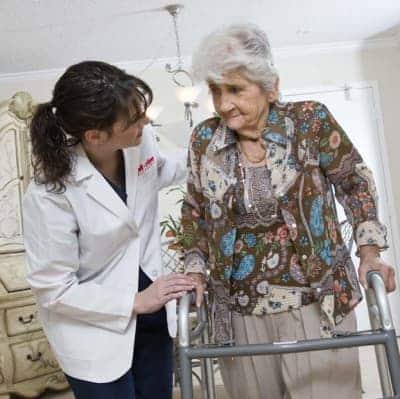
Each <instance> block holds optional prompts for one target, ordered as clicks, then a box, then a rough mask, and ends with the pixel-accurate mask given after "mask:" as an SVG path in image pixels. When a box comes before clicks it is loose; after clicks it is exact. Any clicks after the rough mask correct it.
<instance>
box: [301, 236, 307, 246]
mask: <svg viewBox="0 0 400 399" xmlns="http://www.w3.org/2000/svg"><path fill="white" fill-rule="evenodd" d="M300 245H301V246H302V247H305V246H306V245H308V238H307V237H306V236H301V238H300Z"/></svg>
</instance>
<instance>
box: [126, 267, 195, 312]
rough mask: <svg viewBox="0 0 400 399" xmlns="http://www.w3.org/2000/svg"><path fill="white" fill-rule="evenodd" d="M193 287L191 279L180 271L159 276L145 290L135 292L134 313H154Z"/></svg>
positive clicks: (193, 283)
mask: <svg viewBox="0 0 400 399" xmlns="http://www.w3.org/2000/svg"><path fill="white" fill-rule="evenodd" d="M193 288H195V282H194V281H193V279H192V278H190V277H189V276H186V275H184V274H182V273H171V274H168V275H166V276H162V277H159V278H158V279H157V280H155V281H154V282H153V283H152V284H151V285H150V286H148V287H147V288H146V289H145V290H143V291H140V292H138V293H136V295H135V303H134V306H133V311H134V312H135V313H136V314H143V313H154V312H156V311H157V310H160V309H161V308H162V307H163V306H164V305H165V304H166V303H167V302H169V301H171V300H172V299H177V298H180V297H181V296H183V295H184V294H186V292H187V291H191V290H192V289H193Z"/></svg>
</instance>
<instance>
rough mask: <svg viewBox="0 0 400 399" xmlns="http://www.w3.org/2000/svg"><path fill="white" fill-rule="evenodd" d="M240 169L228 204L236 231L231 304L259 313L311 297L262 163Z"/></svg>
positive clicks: (293, 305)
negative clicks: (241, 175)
mask: <svg viewBox="0 0 400 399" xmlns="http://www.w3.org/2000/svg"><path fill="white" fill-rule="evenodd" d="M245 175H246V177H247V178H246V179H245V180H244V181H243V184H238V185H237V190H238V192H237V193H236V197H235V198H236V199H237V201H235V203H234V205H233V210H234V213H235V214H236V225H237V234H236V241H235V249H234V255H233V258H234V261H233V268H232V272H231V298H232V310H234V311H236V312H239V313H242V314H256V315H260V314H265V313H277V312H283V311H287V310H290V309H295V308H298V307H299V306H301V305H305V304H309V303H311V302H312V301H315V299H314V298H312V297H311V296H310V295H307V292H308V293H309V291H310V290H308V289H307V287H309V283H308V280H307V278H306V276H305V274H304V273H303V271H302V270H301V269H300V268H298V267H297V266H298V262H297V255H296V251H295V248H294V246H293V243H292V242H291V239H290V237H289V230H288V229H287V227H286V225H285V222H284V220H283V218H282V215H281V214H280V211H279V209H278V201H277V200H276V199H275V198H274V196H273V193H272V188H271V181H270V176H269V171H268V168H267V167H266V166H261V167H245ZM245 191H246V194H247V195H245V194H244V192H245ZM247 198H248V200H247V201H246V199H247ZM246 202H248V203H246Z"/></svg>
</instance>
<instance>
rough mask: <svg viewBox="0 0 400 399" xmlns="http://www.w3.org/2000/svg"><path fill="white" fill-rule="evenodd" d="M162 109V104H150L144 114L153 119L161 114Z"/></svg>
mask: <svg viewBox="0 0 400 399" xmlns="http://www.w3.org/2000/svg"><path fill="white" fill-rule="evenodd" d="M163 109H164V107H163V106H161V105H157V104H151V105H150V107H149V108H147V110H146V116H147V117H148V118H149V119H150V120H152V121H155V120H156V119H157V118H158V116H159V115H160V114H161V112H162V110H163Z"/></svg>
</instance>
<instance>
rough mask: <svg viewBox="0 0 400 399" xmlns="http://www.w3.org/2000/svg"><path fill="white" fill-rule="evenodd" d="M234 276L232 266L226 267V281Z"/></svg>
mask: <svg viewBox="0 0 400 399" xmlns="http://www.w3.org/2000/svg"><path fill="white" fill-rule="evenodd" d="M231 276H232V266H225V270H224V277H225V280H230V279H231Z"/></svg>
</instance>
